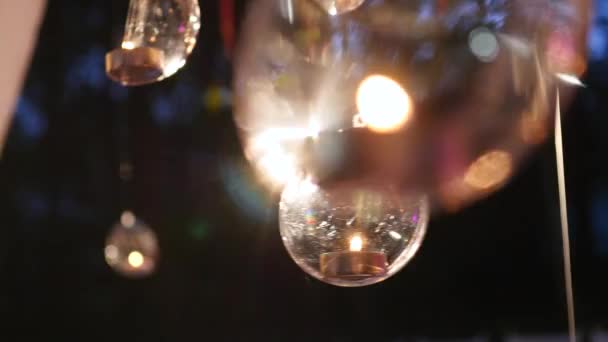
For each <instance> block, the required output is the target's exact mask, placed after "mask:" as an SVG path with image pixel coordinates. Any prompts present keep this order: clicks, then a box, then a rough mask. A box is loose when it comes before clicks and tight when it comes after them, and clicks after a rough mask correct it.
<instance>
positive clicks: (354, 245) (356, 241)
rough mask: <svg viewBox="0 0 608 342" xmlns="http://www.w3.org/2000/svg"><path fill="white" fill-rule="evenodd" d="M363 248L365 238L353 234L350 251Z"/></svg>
mask: <svg viewBox="0 0 608 342" xmlns="http://www.w3.org/2000/svg"><path fill="white" fill-rule="evenodd" d="M362 249H363V239H362V238H361V236H359V235H353V237H352V238H350V251H351V252H361V250H362Z"/></svg>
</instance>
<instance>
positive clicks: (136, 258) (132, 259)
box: [127, 251, 144, 268]
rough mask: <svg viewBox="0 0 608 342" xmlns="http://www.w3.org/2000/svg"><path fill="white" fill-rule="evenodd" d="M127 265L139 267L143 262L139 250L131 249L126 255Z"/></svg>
mask: <svg viewBox="0 0 608 342" xmlns="http://www.w3.org/2000/svg"><path fill="white" fill-rule="evenodd" d="M127 261H128V262H129V265H131V267H133V268H140V267H141V266H142V265H143V264H144V256H143V255H142V254H141V252H139V251H132V252H131V253H129V256H128V257H127Z"/></svg>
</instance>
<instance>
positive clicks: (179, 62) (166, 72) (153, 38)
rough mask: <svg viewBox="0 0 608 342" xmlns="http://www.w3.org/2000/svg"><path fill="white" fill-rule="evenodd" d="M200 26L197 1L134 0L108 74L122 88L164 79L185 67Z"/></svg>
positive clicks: (110, 58)
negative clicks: (121, 85) (122, 86)
mask: <svg viewBox="0 0 608 342" xmlns="http://www.w3.org/2000/svg"><path fill="white" fill-rule="evenodd" d="M200 26H201V19H200V8H199V5H198V0H131V2H130V4H129V12H128V15H127V22H126V25H125V32H124V37H123V40H122V43H121V46H120V48H118V49H115V50H113V51H111V52H109V53H108V54H107V55H106V73H107V74H108V76H109V77H110V78H111V79H112V80H114V81H116V82H119V83H121V84H123V85H126V86H137V85H143V84H148V83H153V82H157V81H160V80H163V79H165V78H167V77H169V76H171V75H173V74H175V73H176V72H177V71H178V70H179V69H181V68H182V67H183V66H184V65H185V64H186V59H187V57H188V55H190V53H191V52H192V50H193V49H194V46H195V45H196V37H197V34H198V31H199V29H200Z"/></svg>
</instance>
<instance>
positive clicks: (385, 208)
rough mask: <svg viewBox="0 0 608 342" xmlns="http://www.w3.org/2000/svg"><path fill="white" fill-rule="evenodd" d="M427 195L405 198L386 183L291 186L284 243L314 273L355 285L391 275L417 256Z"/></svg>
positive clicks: (285, 196)
mask: <svg viewBox="0 0 608 342" xmlns="http://www.w3.org/2000/svg"><path fill="white" fill-rule="evenodd" d="M428 218H429V208H428V203H427V201H426V198H425V197H424V196H414V195H412V196H406V195H404V194H403V193H400V192H399V191H396V189H395V188H394V187H392V186H389V185H386V184H368V183H357V184H353V183H350V182H347V183H338V184H333V185H331V186H328V187H325V186H319V185H317V184H315V183H313V182H311V181H310V180H308V179H304V180H297V181H293V182H291V183H290V184H288V185H287V186H286V187H285V189H284V191H283V193H282V195H281V201H280V204H279V226H280V232H281V236H282V239H283V243H284V244H285V247H286V248H287V251H288V252H289V254H290V256H291V257H292V259H293V260H294V261H295V262H296V264H297V265H298V266H299V267H300V268H302V269H303V270H304V271H305V272H306V273H308V274H310V275H311V276H313V277H315V278H317V279H319V280H321V281H323V282H326V283H329V284H333V285H337V286H345V287H354V286H365V285H370V284H374V283H377V282H380V281H383V280H385V279H387V278H388V277H390V276H392V275H393V274H395V273H396V272H398V271H399V270H400V269H401V268H403V267H404V266H405V265H406V264H407V263H408V261H410V259H411V258H412V257H413V256H414V254H415V253H416V251H417V250H418V248H419V247H420V245H421V243H422V240H423V238H424V235H425V232H426V227H427V222H428Z"/></svg>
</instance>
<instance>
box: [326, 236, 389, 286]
mask: <svg viewBox="0 0 608 342" xmlns="http://www.w3.org/2000/svg"><path fill="white" fill-rule="evenodd" d="M363 247H364V240H363V238H362V237H361V235H360V234H353V235H352V236H351V237H350V240H349V250H348V251H341V252H330V253H323V254H321V258H320V264H321V273H322V274H323V275H324V276H325V277H328V278H361V279H364V278H370V277H378V276H383V275H384V274H386V268H387V265H388V263H387V260H386V255H385V254H384V253H383V252H376V251H365V250H363V249H364V248H363Z"/></svg>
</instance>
